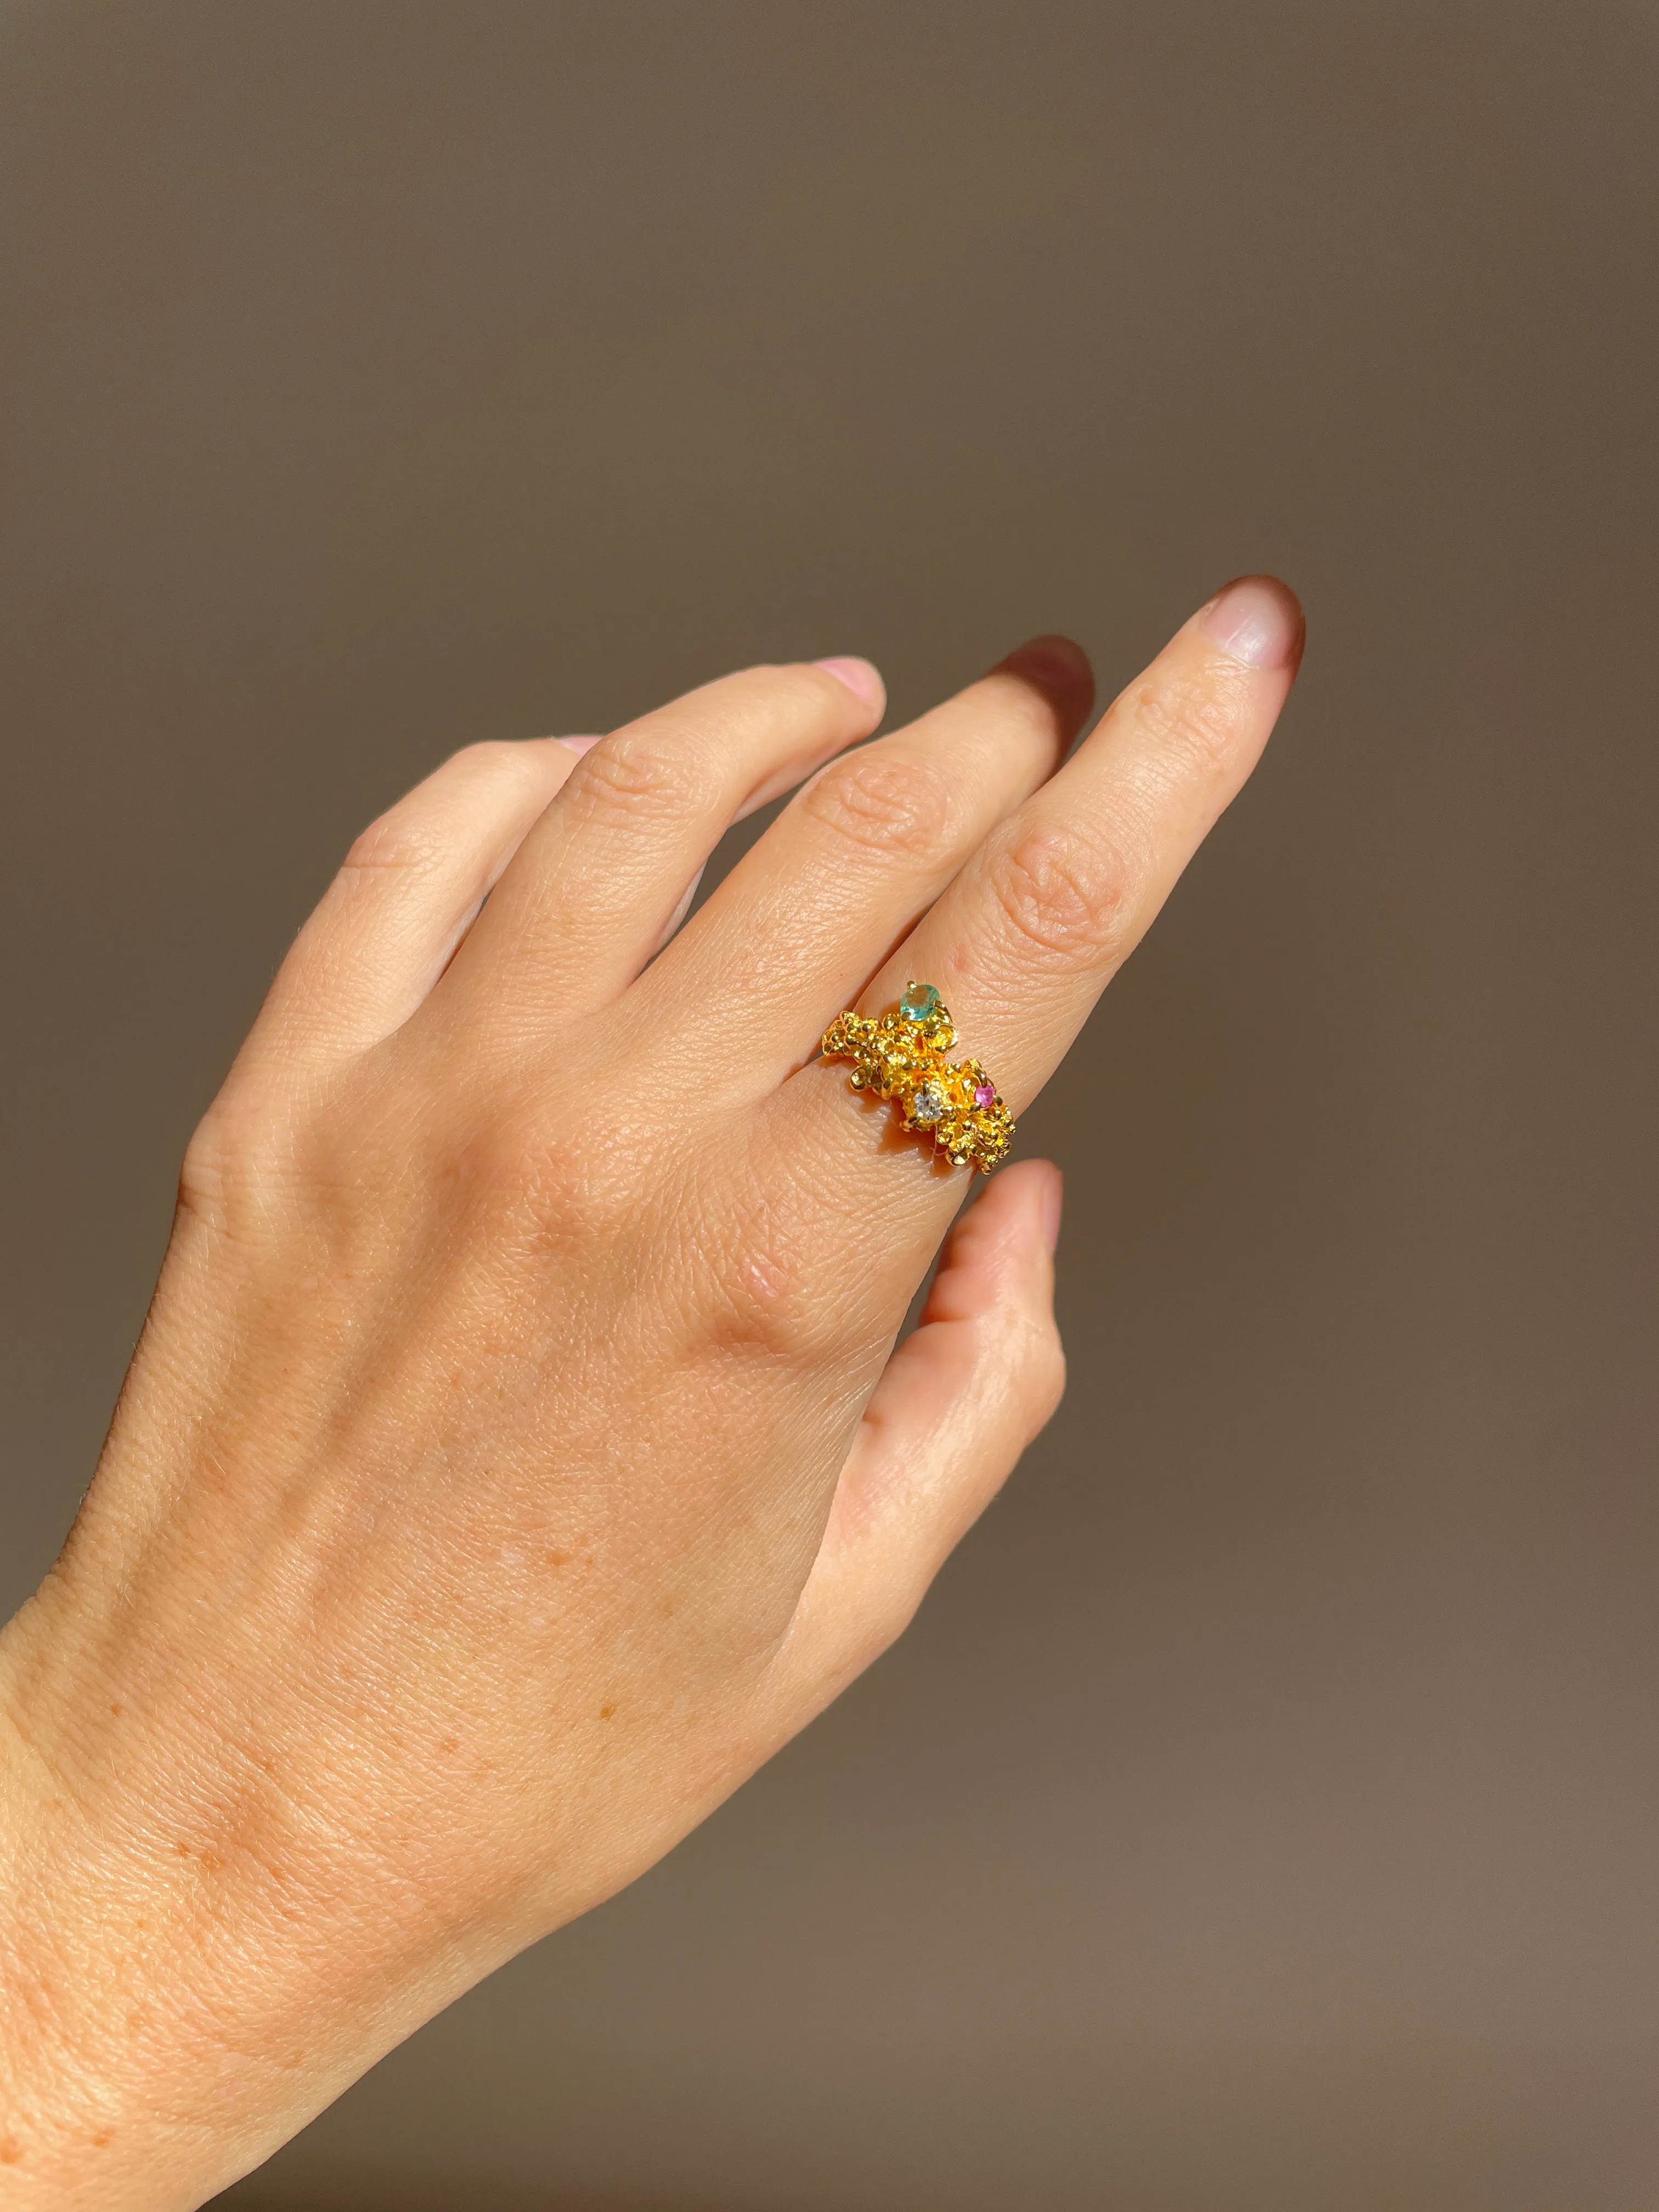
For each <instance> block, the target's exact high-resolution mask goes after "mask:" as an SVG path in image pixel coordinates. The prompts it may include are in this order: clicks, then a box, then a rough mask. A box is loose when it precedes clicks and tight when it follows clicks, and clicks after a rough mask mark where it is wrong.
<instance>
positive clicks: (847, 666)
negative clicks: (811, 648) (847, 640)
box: [812, 653, 887, 707]
mask: <svg viewBox="0 0 1659 2212" xmlns="http://www.w3.org/2000/svg"><path fill="white" fill-rule="evenodd" d="M812 665H813V667H814V668H827V669H828V670H829V673H830V675H832V676H833V677H834V678H836V681H837V682H838V683H842V684H845V685H846V686H847V688H848V690H849V691H850V692H851V693H852V694H853V696H854V698H855V699H858V700H860V701H861V702H863V704H864V705H865V706H866V707H879V706H881V705H882V704H883V703H884V702H885V700H886V697H887V686H886V685H885V684H884V683H883V682H882V680H881V676H880V673H879V671H878V670H877V669H876V668H874V667H873V666H872V665H871V663H870V662H869V661H867V660H860V659H858V658H857V657H856V655H854V654H853V653H836V654H835V655H834V656H833V657H832V658H831V659H829V660H815V661H814V662H813V663H812Z"/></svg>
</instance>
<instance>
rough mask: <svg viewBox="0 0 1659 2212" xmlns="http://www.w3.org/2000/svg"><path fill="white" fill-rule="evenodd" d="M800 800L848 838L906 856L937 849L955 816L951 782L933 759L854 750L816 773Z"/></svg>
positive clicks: (847, 840) (871, 847) (813, 815)
mask: <svg viewBox="0 0 1659 2212" xmlns="http://www.w3.org/2000/svg"><path fill="white" fill-rule="evenodd" d="M801 805H802V806H803V807H804V809H805V811H806V812H807V813H808V814H810V815H811V817H813V818H814V819H815V820H817V821H819V822H822V823H824V824H825V825H826V826H827V827H828V828H829V829H831V830H832V831H833V832H834V833H835V834H836V836H838V837H840V838H842V839H843V840H845V841H846V842H848V844H852V845H855V846H859V847H860V848H864V849H866V850H869V851H872V852H877V853H890V854H896V855H898V856H899V857H901V858H905V857H910V856H916V855H922V854H929V853H932V852H934V851H936V850H937V849H938V848H939V846H940V845H941V844H942V843H943V842H945V836H946V834H947V832H948V829H949V827H950V821H951V787H950V783H949V781H948V779H947V778H946V777H945V775H944V773H943V771H942V770H941V769H939V768H938V767H936V766H935V765H934V763H933V762H931V761H923V760H906V759H904V758H902V757H901V756H900V755H898V754H896V753H884V752H880V751H868V752H862V753H854V754H852V755H850V756H849V757H848V758H846V759H844V760H839V761H836V762H835V763H833V764H832V765H831V766H830V767H829V768H827V769H824V771H823V774H822V775H819V776H817V778H815V780H814V781H813V782H812V783H811V784H810V785H809V786H808V787H807V789H806V791H805V793H803V795H802V799H801Z"/></svg>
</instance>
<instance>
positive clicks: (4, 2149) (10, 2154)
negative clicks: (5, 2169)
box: [0, 2136, 23, 2166]
mask: <svg viewBox="0 0 1659 2212" xmlns="http://www.w3.org/2000/svg"><path fill="white" fill-rule="evenodd" d="M22 2155H23V2146H22V2144H21V2143H20V2142H18V2140H17V2138H16V2136H0V2166H15V2165H16V2164H17V2163H18V2161H19V2160H21V2157H22Z"/></svg>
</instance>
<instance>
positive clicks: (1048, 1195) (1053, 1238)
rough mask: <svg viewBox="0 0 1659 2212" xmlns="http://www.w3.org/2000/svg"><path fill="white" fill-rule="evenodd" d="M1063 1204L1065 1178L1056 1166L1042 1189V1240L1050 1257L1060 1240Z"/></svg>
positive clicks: (1064, 1199)
mask: <svg viewBox="0 0 1659 2212" xmlns="http://www.w3.org/2000/svg"><path fill="white" fill-rule="evenodd" d="M1065 1205H1066V1178H1065V1176H1063V1175H1061V1173H1060V1170H1059V1169H1058V1168H1056V1169H1055V1170H1054V1173H1053V1174H1052V1175H1051V1176H1049V1178H1048V1182H1046V1183H1045V1184H1044V1186H1043V1190H1042V1241H1043V1243H1045V1244H1046V1245H1047V1246H1048V1256H1049V1257H1050V1259H1052V1258H1053V1257H1054V1247H1055V1246H1056V1245H1057V1244H1058V1243H1059V1242H1060V1214H1061V1212H1062V1211H1063V1210H1064V1208H1065Z"/></svg>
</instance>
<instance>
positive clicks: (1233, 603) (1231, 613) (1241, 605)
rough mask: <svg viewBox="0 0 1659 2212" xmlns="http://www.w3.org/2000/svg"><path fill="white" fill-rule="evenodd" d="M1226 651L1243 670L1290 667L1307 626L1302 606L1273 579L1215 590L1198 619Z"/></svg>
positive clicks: (1243, 581) (1245, 579) (1297, 657)
mask: <svg viewBox="0 0 1659 2212" xmlns="http://www.w3.org/2000/svg"><path fill="white" fill-rule="evenodd" d="M1199 620H1200V627H1201V628H1202V629H1204V631H1205V632H1206V635H1209V636H1210V637H1212V638H1213V639H1214V641H1215V642H1216V643H1217V644H1218V646H1219V647H1221V649H1222V651H1223V652H1224V653H1231V655H1232V657H1233V659H1235V660H1242V661H1243V663H1244V665H1245V666H1246V667H1247V668H1294V667H1295V666H1296V665H1297V662H1298V661H1299V660H1300V659H1301V658H1302V646H1303V641H1304V637H1305V636H1306V634H1307V625H1306V623H1304V620H1303V618H1302V606H1301V602H1300V601H1299V600H1298V599H1297V596H1296V593H1295V592H1293V591H1291V588H1290V586H1288V585H1287V584H1281V583H1280V582H1279V579H1278V577H1277V576H1241V577H1240V578H1239V579H1238V580H1237V583H1232V584H1229V585H1228V586H1226V588H1225V590H1224V591H1220V592H1217V593H1216V595H1215V597H1214V599H1212V600H1211V602H1210V604H1209V605H1208V606H1207V607H1206V608H1205V610H1204V612H1203V613H1202V615H1201V616H1200V617H1199Z"/></svg>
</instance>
